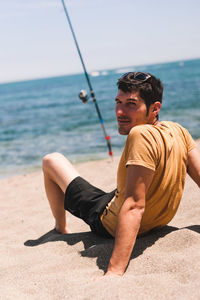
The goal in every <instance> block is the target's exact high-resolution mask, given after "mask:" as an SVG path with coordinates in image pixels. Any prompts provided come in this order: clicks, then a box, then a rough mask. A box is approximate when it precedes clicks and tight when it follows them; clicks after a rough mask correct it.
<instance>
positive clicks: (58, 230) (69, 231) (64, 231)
mask: <svg viewBox="0 0 200 300" xmlns="http://www.w3.org/2000/svg"><path fill="white" fill-rule="evenodd" d="M55 230H56V231H57V232H58V233H62V234H69V233H72V232H71V230H70V229H69V228H67V227H64V228H60V227H59V226H58V225H56V226H55Z"/></svg>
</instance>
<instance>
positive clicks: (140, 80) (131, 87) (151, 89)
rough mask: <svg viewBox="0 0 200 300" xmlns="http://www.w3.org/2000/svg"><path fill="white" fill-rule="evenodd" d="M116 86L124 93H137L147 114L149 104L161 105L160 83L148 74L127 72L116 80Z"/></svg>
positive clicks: (161, 90)
mask: <svg viewBox="0 0 200 300" xmlns="http://www.w3.org/2000/svg"><path fill="white" fill-rule="evenodd" d="M117 86H118V89H120V90H122V91H123V92H125V93H130V92H137V91H139V94H140V97H141V98H142V99H143V100H144V101H145V104H146V107H147V114H148V113H149V108H150V105H151V104H153V103H154V102H156V101H159V102H160V103H162V95H163V85H162V82H161V81H160V79H158V78H156V77H155V76H153V75H151V74H150V73H143V72H128V73H126V74H124V75H123V76H122V77H121V78H120V79H119V80H118V82H117Z"/></svg>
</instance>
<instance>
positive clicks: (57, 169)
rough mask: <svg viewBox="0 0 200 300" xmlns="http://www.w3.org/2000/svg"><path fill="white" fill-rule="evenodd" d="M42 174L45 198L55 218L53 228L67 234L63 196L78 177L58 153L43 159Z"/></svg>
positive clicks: (70, 165)
mask: <svg viewBox="0 0 200 300" xmlns="http://www.w3.org/2000/svg"><path fill="white" fill-rule="evenodd" d="M43 172H44V183H45V189H46V194H47V198H48V200H49V204H50V207H51V211H52V214H53V216H54V218H55V228H56V230H57V231H59V232H61V233H69V232H70V231H69V228H68V226H67V222H66V212H65V209H64V196H65V191H66V188H67V187H68V185H69V184H70V182H71V181H72V180H73V179H74V178H76V177H77V176H80V175H79V173H78V172H77V171H76V170H75V168H74V167H73V166H72V164H71V163H70V162H69V161H68V160H67V159H66V158H65V157H64V156H63V155H62V154H59V153H52V154H48V155H46V156H45V157H44V159H43Z"/></svg>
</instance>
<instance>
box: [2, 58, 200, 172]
mask: <svg viewBox="0 0 200 300" xmlns="http://www.w3.org/2000/svg"><path fill="white" fill-rule="evenodd" d="M129 71H143V72H150V73H152V74H154V75H155V76H157V77H158V78H160V79H161V81H162V82H163V84H164V96H163V105H162V109H161V112H160V114H159V118H160V120H171V121H174V122H178V123H180V124H181V125H183V126H184V127H185V128H187V129H188V130H189V131H190V133H191V135H192V136H193V138H194V139H198V138H200V59H194V60H186V61H176V62H171V63H162V64H153V65H142V66H137V67H136V66H130V67H124V68H116V69H112V70H106V69H105V70H101V71H96V72H92V73H90V74H89V76H90V80H91V83H92V87H93V90H94V92H95V96H96V99H97V103H98V106H99V109H100V112H101V114H102V117H103V120H104V125H105V129H106V133H107V135H109V136H110V137H111V145H112V150H113V152H114V155H119V154H120V153H121V151H122V149H123V145H124V142H125V138H126V137H125V136H120V135H119V134H118V131H117V123H116V119H115V112H114V107H115V101H114V100H115V96H116V93H117V86H116V82H117V80H118V78H119V77H120V76H121V75H122V74H123V73H125V72H129ZM82 89H84V90H87V91H88V95H89V94H90V93H89V90H88V86H87V82H86V79H85V76H84V74H83V73H80V74H73V75H67V76H61V77H54V78H44V79H37V80H29V81H21V82H12V83H4V84H0V112H1V117H0V178H5V177H10V176H13V175H16V174H26V173H28V172H32V171H35V170H39V169H41V164H42V158H43V156H44V155H46V154H47V153H51V152H60V153H63V154H64V155H65V156H66V157H68V159H69V160H70V161H71V162H72V163H80V162H85V161H89V160H100V159H104V158H108V157H109V156H108V149H107V144H106V141H105V139H104V134H103V131H102V128H101V123H100V121H99V118H98V115H97V112H96V109H95V105H94V103H93V101H92V99H91V98H89V99H88V102H87V103H85V104H84V103H83V102H82V101H81V100H80V99H79V97H78V95H79V92H80V90H82Z"/></svg>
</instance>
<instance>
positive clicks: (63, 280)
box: [0, 141, 200, 300]
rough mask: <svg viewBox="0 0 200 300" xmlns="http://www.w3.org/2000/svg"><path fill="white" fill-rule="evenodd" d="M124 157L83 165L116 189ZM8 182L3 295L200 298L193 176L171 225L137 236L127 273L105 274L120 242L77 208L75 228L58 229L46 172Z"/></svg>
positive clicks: (197, 193) (91, 176) (87, 173)
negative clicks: (100, 233) (98, 231)
mask: <svg viewBox="0 0 200 300" xmlns="http://www.w3.org/2000/svg"><path fill="white" fill-rule="evenodd" d="M197 144H198V147H199V148H200V141H197ZM118 161H119V157H115V158H114V160H113V161H111V160H110V159H106V160H102V161H96V162H88V163H83V164H80V165H77V169H78V170H79V172H80V174H81V175H82V176H83V177H85V178H86V179H88V180H89V181H90V182H91V183H92V184H94V185H97V186H99V187H100V188H103V189H104V190H106V191H110V190H111V189H113V188H115V185H116V170H117V164H118ZM0 186H1V194H0V198H1V199H0V206H1V209H0V222H1V237H0V254H1V255H0V266H1V272H0V299H2V300H11V299H20V300H23V299H28V300H29V299H30V300H32V299H55V300H57V299H85V300H86V299H106V300H107V299H145V300H147V299H151V300H155V299H156V300H157V299H165V300H166V299H173V300H174V299H181V300H182V299H187V300H188V299H192V300H195V299H196V300H197V299H200V219H199V216H200V202H199V201H200V190H199V188H198V187H197V185H196V184H195V183H194V182H193V181H192V180H191V179H190V178H189V177H187V178H186V185H185V191H184V194H183V198H182V201H181V204H180V207H179V210H178V213H177V214H176V216H175V218H174V219H173V220H172V221H171V222H170V224H168V226H166V227H165V228H163V229H162V230H159V231H157V232H154V233H151V234H149V235H147V236H145V237H141V238H139V239H137V242H136V245H135V248H134V251H133V254H132V258H131V260H130V264H129V267H128V270H127V272H126V274H125V275H124V276H123V277H121V278H103V279H102V275H103V273H104V271H105V270H106V268H107V265H108V261H109V257H110V255H111V252H112V249H113V241H112V240H106V239H103V238H99V237H97V236H96V235H94V234H92V233H91V232H90V231H89V227H88V226H87V225H86V224H84V223H83V222H82V221H81V220H79V219H77V218H75V217H73V216H71V215H69V214H68V220H69V225H70V229H71V231H72V234H69V235H62V234H57V233H55V232H54V230H52V229H53V227H54V220H53V217H52V215H51V211H50V209H49V205H48V201H47V199H46V196H45V191H44V185H43V176H42V172H41V171H39V172H36V173H32V174H26V175H20V176H14V177H11V178H7V179H2V180H1V181H0Z"/></svg>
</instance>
